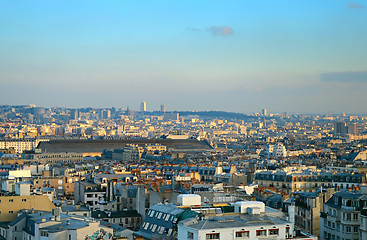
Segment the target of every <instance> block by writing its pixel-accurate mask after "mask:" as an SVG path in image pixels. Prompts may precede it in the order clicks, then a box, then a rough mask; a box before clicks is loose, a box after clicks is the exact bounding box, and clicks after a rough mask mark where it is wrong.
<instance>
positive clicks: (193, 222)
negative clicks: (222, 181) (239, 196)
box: [178, 201, 317, 240]
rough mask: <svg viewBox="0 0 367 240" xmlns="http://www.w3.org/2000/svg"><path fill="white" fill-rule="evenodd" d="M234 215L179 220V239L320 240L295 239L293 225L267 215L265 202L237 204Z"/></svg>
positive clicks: (314, 238) (313, 238) (302, 236)
mask: <svg viewBox="0 0 367 240" xmlns="http://www.w3.org/2000/svg"><path fill="white" fill-rule="evenodd" d="M235 212H236V213H235V214H228V215H225V214H222V215H217V216H213V217H212V216H209V217H201V218H191V219H186V220H183V221H180V222H179V224H178V239H179V240H181V239H182V240H183V239H190V240H191V239H192V240H200V239H219V240H220V239H223V240H231V239H237V240H238V239H246V240H247V239H248V240H258V239H305V237H307V238H306V239H309V240H316V239H317V237H314V236H305V235H299V236H296V235H295V234H294V224H293V223H291V222H288V221H285V220H283V219H281V218H279V217H276V216H275V215H271V214H266V213H265V206H264V203H262V202H256V201H246V202H237V203H236V204H235Z"/></svg>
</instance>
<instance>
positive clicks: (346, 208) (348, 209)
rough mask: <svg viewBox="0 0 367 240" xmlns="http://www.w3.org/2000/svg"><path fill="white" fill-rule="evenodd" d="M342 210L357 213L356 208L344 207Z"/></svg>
mask: <svg viewBox="0 0 367 240" xmlns="http://www.w3.org/2000/svg"><path fill="white" fill-rule="evenodd" d="M341 208H342V209H343V210H346V211H356V207H348V206H344V205H342V206H341Z"/></svg>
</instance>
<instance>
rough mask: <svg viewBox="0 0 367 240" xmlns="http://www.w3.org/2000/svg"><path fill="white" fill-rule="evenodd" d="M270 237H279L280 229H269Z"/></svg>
mask: <svg viewBox="0 0 367 240" xmlns="http://www.w3.org/2000/svg"><path fill="white" fill-rule="evenodd" d="M269 235H272V236H274V235H279V229H269Z"/></svg>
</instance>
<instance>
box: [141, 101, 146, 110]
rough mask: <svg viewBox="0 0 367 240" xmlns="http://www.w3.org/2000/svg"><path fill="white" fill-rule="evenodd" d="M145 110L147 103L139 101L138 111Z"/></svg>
mask: <svg viewBox="0 0 367 240" xmlns="http://www.w3.org/2000/svg"><path fill="white" fill-rule="evenodd" d="M146 111H147V103H146V102H141V103H140V112H146Z"/></svg>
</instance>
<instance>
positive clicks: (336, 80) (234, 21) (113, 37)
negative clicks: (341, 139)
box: [0, 0, 367, 113]
mask: <svg viewBox="0 0 367 240" xmlns="http://www.w3.org/2000/svg"><path fill="white" fill-rule="evenodd" d="M366 7H367V1H365V0H358V1H343V0H340V1H339V0H338V1H335V0H323V1H319V0H307V1H306V0H303V1H289V0H288V1H285V0H277V1H273V0H258V1H254V0H251V1H249V0H241V1H240V0H238V1H213V0H212V1H90V0H88V1H38V0H33V1H1V2H0V82H1V88H2V90H3V91H2V94H0V102H1V104H30V103H33V104H36V105H39V106H66V107H85V106H92V107H112V106H115V107H126V106H129V107H130V108H135V109H138V106H139V103H140V102H141V101H146V102H147V104H148V110H157V109H158V108H159V106H160V104H165V105H167V109H168V110H224V111H235V112H258V111H260V109H261V108H267V109H269V110H268V111H270V112H352V113H366V112H367V107H366V105H365V104H364V102H365V95H366V92H367V44H366V43H367V27H366V23H367V9H366Z"/></svg>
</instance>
